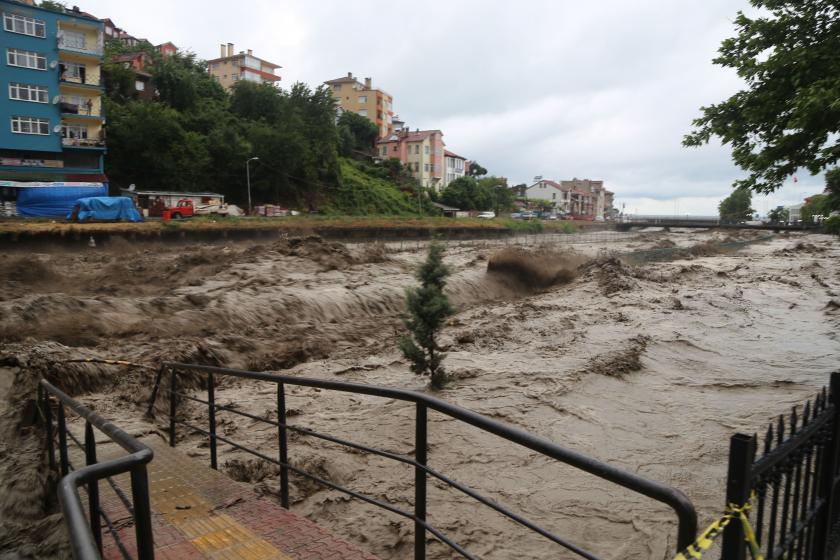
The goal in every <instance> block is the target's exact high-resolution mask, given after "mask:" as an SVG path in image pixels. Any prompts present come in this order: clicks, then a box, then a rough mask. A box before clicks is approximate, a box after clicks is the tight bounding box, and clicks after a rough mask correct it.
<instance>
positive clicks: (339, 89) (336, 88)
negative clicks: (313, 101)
mask: <svg viewBox="0 0 840 560" xmlns="http://www.w3.org/2000/svg"><path fill="white" fill-rule="evenodd" d="M333 91H341V84H335V85H334V86H333Z"/></svg>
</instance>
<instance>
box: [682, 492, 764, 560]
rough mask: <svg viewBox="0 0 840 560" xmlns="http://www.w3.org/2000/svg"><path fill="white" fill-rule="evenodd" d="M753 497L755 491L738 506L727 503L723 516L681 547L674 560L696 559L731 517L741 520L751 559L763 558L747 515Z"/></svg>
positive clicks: (717, 535) (760, 559)
mask: <svg viewBox="0 0 840 560" xmlns="http://www.w3.org/2000/svg"><path fill="white" fill-rule="evenodd" d="M753 498H755V492H753V495H752V496H750V499H749V500H748V501H747V503H745V504H744V505H742V506H738V505H735V504H729V505H728V506H726V511H725V513H724V514H723V517H721V518H720V519H718V520H717V521H715V522H714V523H712V524H711V525H709V527H708V528H707V529H706V530H705V531H703V532H702V533H701V534H700V536H699V537H697V540H695V541H694V542H693V543H691V544H690V545H688V546H687V547H686V548H685V549H683V550H682V551H681V552H680V553H679V554H677V555H676V556H675V557H674V560H689V559H690V558H694V559H698V558H702V557H703V553H704V552H706V551H707V550H709V549H710V548H711V547H712V544H713V543H714V541H715V539H716V538H718V537H719V536H720V534H721V533H723V530H724V529H725V528H726V526H727V525H729V522H730V521H732V520H733V519H738V520H739V521H740V522H741V527H742V528H743V529H744V540H745V541H746V542H747V545H748V546H749V548H750V555H752V557H753V560H764V555H763V554H762V553H761V547H760V546H759V544H758V541H757V540H756V538H755V532H754V531H753V528H752V525H751V524H750V519H749V517H747V514H749V512H750V509H752V504H751V502H752V500H753Z"/></svg>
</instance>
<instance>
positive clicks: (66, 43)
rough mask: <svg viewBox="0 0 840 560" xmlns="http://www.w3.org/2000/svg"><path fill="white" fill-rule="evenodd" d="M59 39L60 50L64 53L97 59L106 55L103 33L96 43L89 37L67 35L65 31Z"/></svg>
mask: <svg viewBox="0 0 840 560" xmlns="http://www.w3.org/2000/svg"><path fill="white" fill-rule="evenodd" d="M57 38H58V49H59V50H62V51H71V52H74V53H80V54H86V55H90V56H96V57H101V56H102V55H103V53H104V43H103V40H102V34H101V33H100V34H99V36H98V39H97V40H95V41H94V40H91V39H90V38H89V37H87V36H79V35H78V34H75V33H73V34H71V33H66V32H64V31H59V32H58V34H57Z"/></svg>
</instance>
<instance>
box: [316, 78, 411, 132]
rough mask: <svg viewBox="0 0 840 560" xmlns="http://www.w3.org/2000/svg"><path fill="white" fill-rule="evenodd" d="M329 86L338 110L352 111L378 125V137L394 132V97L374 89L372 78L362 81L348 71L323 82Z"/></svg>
mask: <svg viewBox="0 0 840 560" xmlns="http://www.w3.org/2000/svg"><path fill="white" fill-rule="evenodd" d="M324 83H325V84H326V85H328V86H329V87H330V90H331V91H332V94H333V97H334V98H335V101H336V103H337V104H338V107H339V109H340V111H352V112H353V113H356V114H359V115H361V116H363V117H367V118H368V119H369V120H370V121H371V122H373V123H374V124H376V126H377V127H379V137H380V138H385V137H387V136H389V135H391V134H392V133H393V132H394V125H393V120H394V106H393V104H394V99H393V97H391V96H390V95H389V94H388V93H387V92H385V91H383V90H381V89H374V87H373V79H372V78H365V82H364V83H362V82H360V81H359V80H357V79H356V78H354V77H353V73H352V72H348V73H347V76H346V77H344V78H336V79H335V80H329V81H326V82H324Z"/></svg>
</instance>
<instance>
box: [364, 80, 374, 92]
mask: <svg viewBox="0 0 840 560" xmlns="http://www.w3.org/2000/svg"><path fill="white" fill-rule="evenodd" d="M365 89H373V79H372V78H365Z"/></svg>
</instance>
